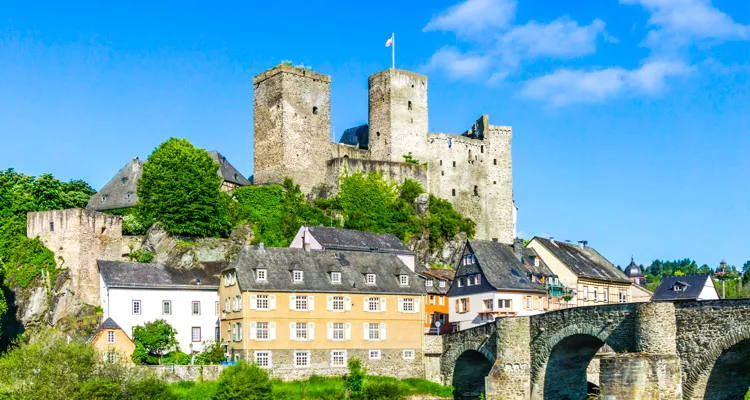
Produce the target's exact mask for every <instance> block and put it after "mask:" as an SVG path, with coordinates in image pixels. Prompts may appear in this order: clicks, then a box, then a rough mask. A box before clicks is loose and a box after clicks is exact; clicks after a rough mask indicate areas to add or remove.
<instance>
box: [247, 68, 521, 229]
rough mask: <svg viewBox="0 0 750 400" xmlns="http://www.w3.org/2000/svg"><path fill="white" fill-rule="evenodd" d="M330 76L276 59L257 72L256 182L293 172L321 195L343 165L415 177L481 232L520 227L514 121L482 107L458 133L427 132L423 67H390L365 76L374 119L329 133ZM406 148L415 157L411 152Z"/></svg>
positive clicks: (278, 179)
mask: <svg viewBox="0 0 750 400" xmlns="http://www.w3.org/2000/svg"><path fill="white" fill-rule="evenodd" d="M330 83H331V78H330V76H328V75H324V74H320V73H317V72H313V71H310V70H306V69H301V68H297V67H292V66H289V65H279V66H277V67H274V68H271V69H269V70H268V71H265V72H263V73H261V74H259V75H257V76H256V77H255V78H254V79H253V86H254V91H255V103H254V113H255V121H254V128H255V142H254V146H255V149H254V150H255V152H254V154H255V174H254V184H278V183H281V182H282V181H283V179H284V177H291V178H292V179H294V181H295V182H296V183H298V184H299V185H300V188H301V189H302V191H303V192H305V193H308V194H313V195H315V193H316V192H318V191H321V190H322V189H323V188H325V187H326V186H328V187H336V186H337V184H338V180H339V177H340V176H341V175H342V174H343V173H345V172H349V173H351V172H354V171H362V172H370V171H377V172H381V173H382V174H383V175H384V177H386V178H388V179H391V180H394V181H398V182H401V181H403V180H404V179H414V180H416V181H418V182H419V183H420V184H422V186H423V187H424V188H425V189H426V190H428V191H429V192H430V193H431V194H433V195H435V196H438V197H441V198H444V199H447V200H448V201H450V202H451V203H452V204H453V205H454V207H455V208H456V209H457V210H458V211H459V212H461V213H462V214H463V215H464V216H465V217H469V218H471V219H472V220H474V221H475V222H476V237H477V238H479V239H487V240H490V239H492V240H497V241H500V242H503V243H511V242H512V241H513V239H514V238H515V236H516V206H515V204H514V201H513V177H512V163H511V138H512V129H511V127H509V126H497V125H490V124H489V120H488V117H487V115H483V116H482V117H480V118H479V119H478V120H477V121H476V122H475V123H474V125H473V126H472V127H471V129H469V130H468V131H466V132H464V133H463V134H462V135H460V136H459V135H453V134H448V133H428V114H427V77H426V76H423V75H419V74H416V73H413V72H409V71H404V70H398V69H388V70H385V71H381V72H378V73H376V74H375V75H372V76H370V77H369V82H368V85H369V93H368V96H369V118H368V124H367V125H363V126H359V127H355V128H351V129H347V130H346V131H345V132H344V135H343V136H342V138H341V141H340V142H339V143H334V142H331V94H330V93H331V92H330ZM405 156H407V157H408V156H410V157H411V160H415V161H417V162H416V163H415V162H406V159H405Z"/></svg>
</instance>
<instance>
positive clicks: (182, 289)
mask: <svg viewBox="0 0 750 400" xmlns="http://www.w3.org/2000/svg"><path fill="white" fill-rule="evenodd" d="M98 265H99V271H100V274H99V275H100V282H101V291H100V296H101V305H102V310H103V312H104V318H105V319H107V318H112V319H114V320H117V321H118V324H119V326H120V327H121V328H122V330H123V331H124V332H125V333H126V334H127V335H128V337H130V338H131V339H132V338H133V328H134V327H136V326H138V325H144V324H145V323H146V322H152V321H155V320H158V319H162V320H165V321H166V322H167V323H169V324H170V325H172V327H173V328H174V329H175V331H176V332H177V334H176V338H177V342H178V343H179V348H180V350H181V351H183V352H184V353H187V354H191V353H195V352H200V351H201V350H203V347H204V346H205V345H206V344H207V343H209V342H212V341H214V340H217V333H218V321H219V297H218V288H219V276H220V274H221V272H220V271H221V269H222V268H223V266H224V265H211V266H206V267H205V268H193V269H175V268H170V267H167V266H165V265H162V264H140V263H128V262H116V261H99V262H98Z"/></svg>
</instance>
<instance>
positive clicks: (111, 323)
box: [99, 318, 122, 330]
mask: <svg viewBox="0 0 750 400" xmlns="http://www.w3.org/2000/svg"><path fill="white" fill-rule="evenodd" d="M102 329H122V328H120V325H117V322H115V320H113V319H112V318H107V319H105V320H104V322H102V324H101V325H99V330H102Z"/></svg>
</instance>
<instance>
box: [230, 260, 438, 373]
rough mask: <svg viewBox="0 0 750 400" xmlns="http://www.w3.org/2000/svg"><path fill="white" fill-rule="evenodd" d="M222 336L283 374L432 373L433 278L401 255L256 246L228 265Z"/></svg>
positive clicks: (239, 355) (237, 354)
mask: <svg viewBox="0 0 750 400" xmlns="http://www.w3.org/2000/svg"><path fill="white" fill-rule="evenodd" d="M219 298H220V302H221V329H220V335H221V339H222V341H223V343H225V345H226V347H227V356H228V358H229V359H230V360H240V359H242V360H247V361H249V362H255V363H256V364H258V365H259V366H261V367H262V368H267V369H269V370H270V371H271V373H272V374H273V375H274V376H276V377H280V378H282V379H299V378H304V377H307V376H310V375H313V374H317V375H343V374H345V373H346V371H347V361H348V359H350V358H357V359H359V360H361V361H362V364H363V365H364V366H365V367H366V368H367V369H368V371H369V372H371V373H373V374H376V375H391V376H396V377H419V376H423V374H424V365H423V361H422V340H423V334H422V327H423V323H424V311H423V310H424V308H423V307H424V306H423V305H424V285H423V283H422V282H421V281H420V280H419V279H418V278H417V276H416V275H415V274H414V273H413V272H412V271H411V270H410V269H409V268H408V267H406V265H404V264H403V263H402V262H401V261H400V260H399V259H398V257H396V256H395V255H394V254H386V253H366V252H349V251H340V252H334V251H327V250H312V249H298V248H263V247H246V248H245V249H243V250H242V251H241V252H240V254H239V256H238V257H237V258H236V259H235V260H234V261H232V263H230V265H229V267H228V268H226V269H225V270H224V271H223V275H222V281H221V284H220V286H219Z"/></svg>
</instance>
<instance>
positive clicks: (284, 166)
mask: <svg viewBox="0 0 750 400" xmlns="http://www.w3.org/2000/svg"><path fill="white" fill-rule="evenodd" d="M330 85H331V77H330V76H328V75H324V74H319V73H317V72H313V71H309V70H306V69H302V68H297V67H292V66H289V65H279V66H276V67H274V68H272V69H270V70H268V71H266V72H263V73H261V74H260V75H258V76H256V77H255V78H253V86H254V87H255V100H254V106H253V110H254V113H255V118H254V119H255V121H254V127H255V141H254V150H255V151H254V158H255V175H254V183H255V184H279V183H282V182H283V181H284V178H285V177H291V178H292V179H294V182H295V183H297V184H299V185H300V188H301V189H302V191H303V192H305V193H308V192H309V191H310V189H312V187H313V186H315V185H316V184H318V183H320V182H323V181H324V180H325V171H326V162H327V161H328V158H330V151H329V148H330V142H331V89H330Z"/></svg>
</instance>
